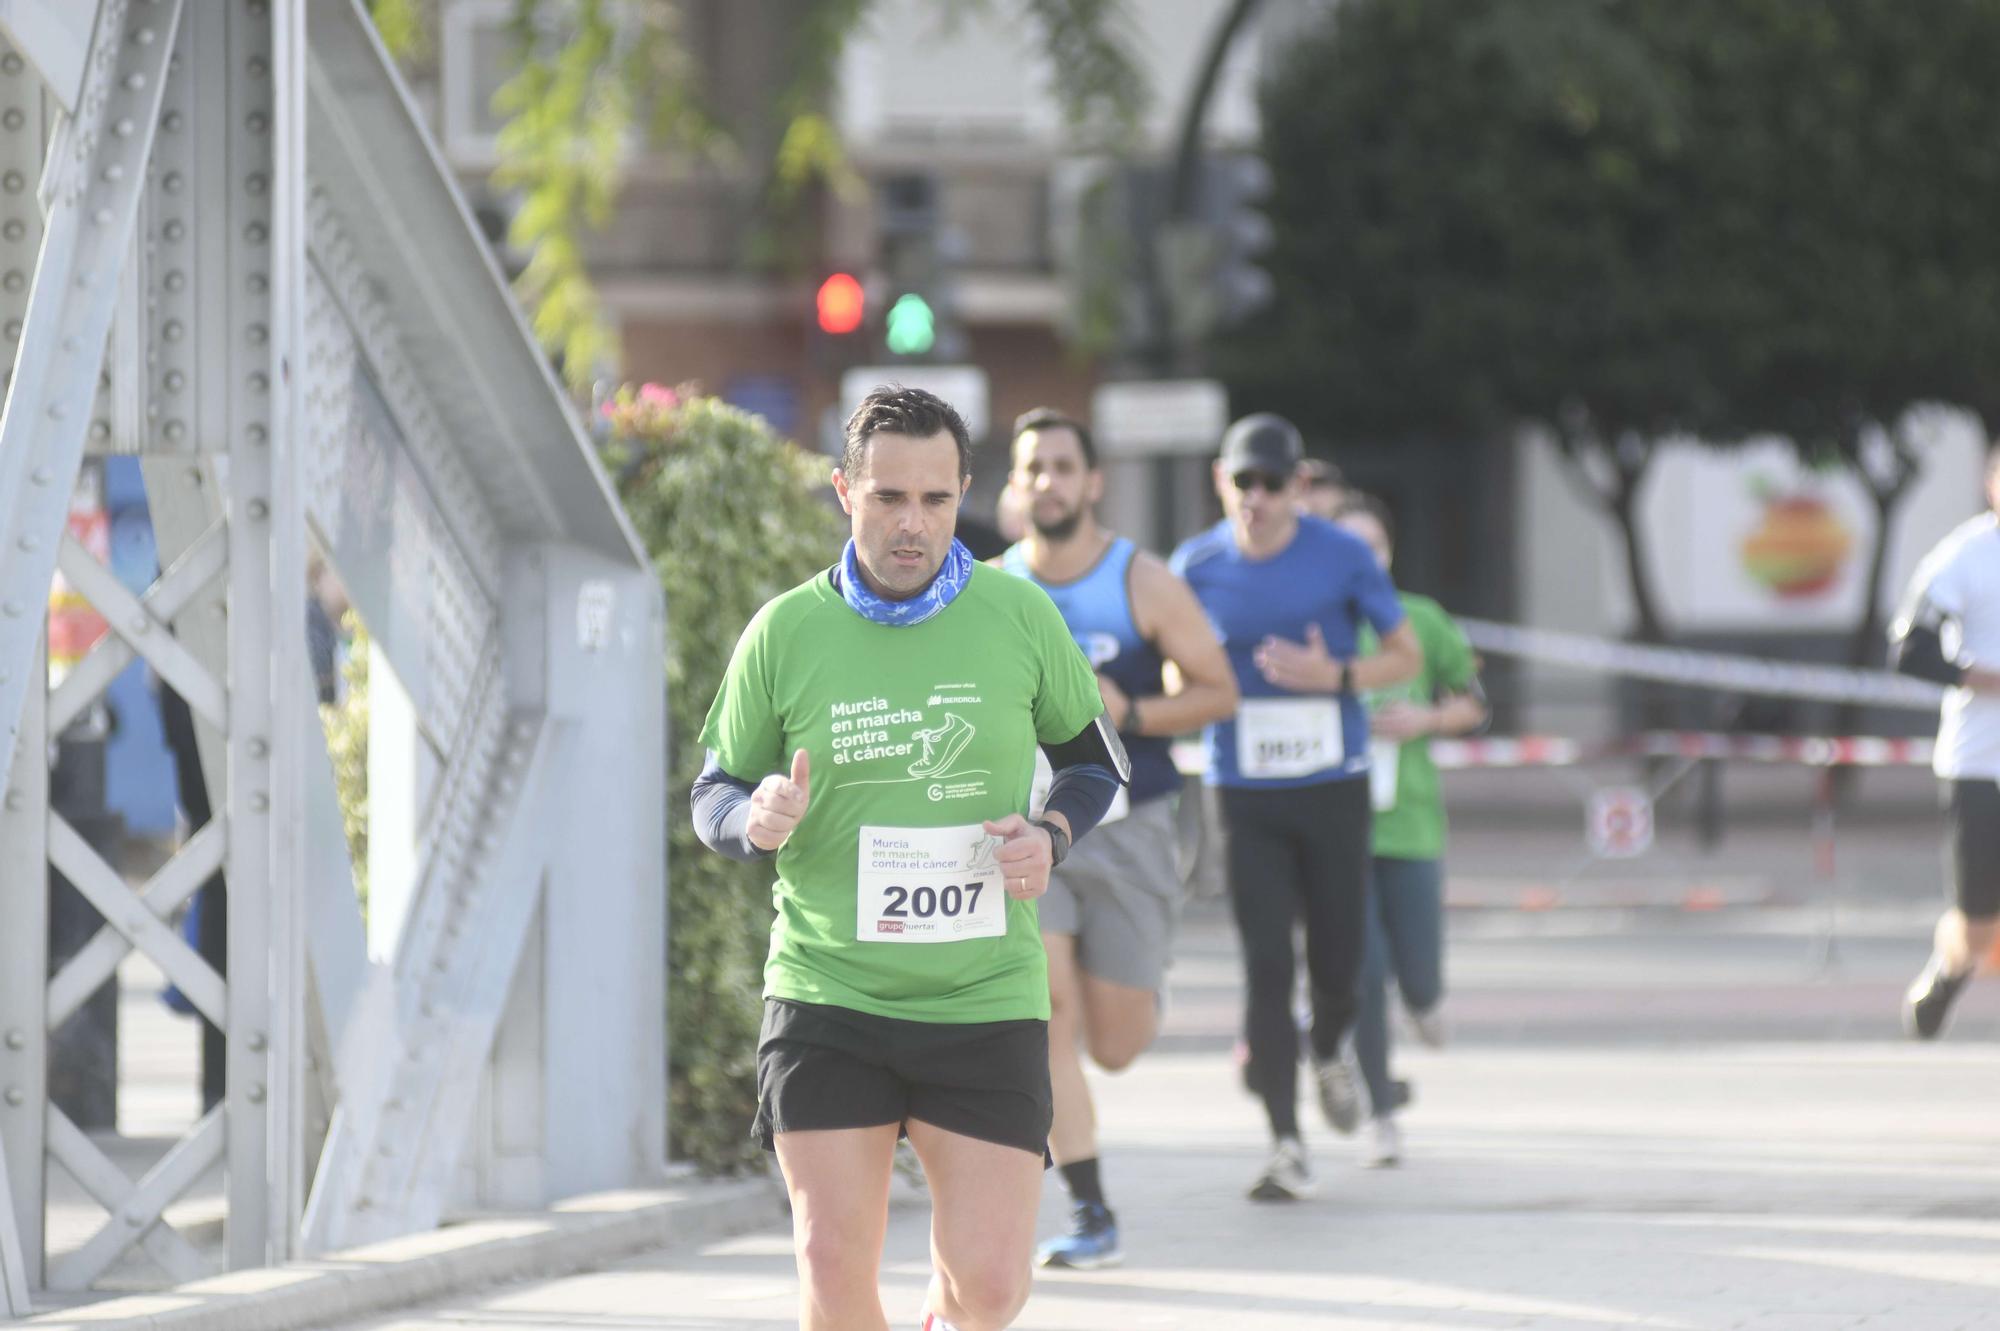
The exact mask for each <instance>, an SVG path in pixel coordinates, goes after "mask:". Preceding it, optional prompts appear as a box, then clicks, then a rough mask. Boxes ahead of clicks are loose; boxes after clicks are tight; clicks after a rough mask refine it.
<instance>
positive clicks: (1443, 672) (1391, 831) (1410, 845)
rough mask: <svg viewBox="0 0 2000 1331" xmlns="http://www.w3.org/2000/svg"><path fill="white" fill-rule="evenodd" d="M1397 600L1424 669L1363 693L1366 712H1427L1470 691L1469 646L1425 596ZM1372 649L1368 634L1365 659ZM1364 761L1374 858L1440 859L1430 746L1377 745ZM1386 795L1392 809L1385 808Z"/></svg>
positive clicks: (1439, 810) (1440, 818) (1439, 808)
mask: <svg viewBox="0 0 2000 1331" xmlns="http://www.w3.org/2000/svg"><path fill="white" fill-rule="evenodd" d="M1397 599H1398V600H1400V601H1401V602H1402V603H1403V610H1404V612H1405V613H1406V614H1408V615H1409V617H1410V626H1411V627H1412V628H1413V629H1415V630H1416V634H1417V643H1418V645H1420V646H1421V647H1422V648H1423V649H1424V668H1423V669H1422V670H1421V671H1419V672H1418V674H1417V677H1416V678H1415V679H1412V680H1408V681H1406V682H1405V683H1402V684H1396V685H1392V686H1391V687H1389V688H1386V689H1378V690H1375V691H1373V692H1371V693H1369V694H1368V696H1367V703H1368V708H1369V710H1370V711H1371V712H1372V711H1374V710H1375V709H1377V708H1379V707H1381V706H1382V705H1383V704H1384V703H1388V702H1410V703H1417V704H1420V705H1424V706H1428V705H1429V704H1430V703H1431V702H1432V701H1433V700H1434V699H1436V698H1437V696H1438V695H1439V694H1441V693H1464V692H1465V691H1466V690H1467V689H1470V688H1471V687H1472V676H1473V657H1472V644H1471V643H1469V642H1467V641H1466V640H1465V633H1464V631H1463V630H1461V629H1460V628H1459V627H1458V625H1457V624H1456V623H1455V622H1453V620H1452V617H1451V616H1450V615H1448V614H1446V613H1445V611H1444V607H1443V606H1441V605H1439V604H1438V603H1437V602H1436V601H1433V600H1431V599H1430V598H1429V597H1428V596H1413V595H1411V594H1409V593H1407V592H1401V593H1398V594H1397ZM1376 645H1377V644H1376V639H1375V637H1374V635H1373V634H1372V633H1370V634H1366V635H1364V637H1363V639H1362V651H1363V653H1364V654H1365V653H1368V652H1372V651H1374V650H1375V647H1376ZM1369 757H1370V759H1371V762H1372V763H1373V765H1374V767H1375V770H1374V772H1373V773H1372V774H1371V779H1372V780H1373V781H1374V782H1375V785H1374V789H1375V792H1376V800H1375V836H1374V851H1375V854H1377V855H1382V856H1386V857H1388V858H1390V859H1398V860H1434V859H1438V858H1440V857H1441V856H1443V854H1444V794H1443V792H1442V789H1441V788H1440V783H1439V781H1438V770H1437V764H1436V763H1435V762H1434V761H1432V759H1431V745H1430V738H1429V737H1428V736H1422V735H1420V736H1418V737H1417V738H1415V739H1411V740H1406V741H1404V742H1403V743H1401V744H1398V743H1396V742H1394V741H1393V740H1376V741H1375V743H1374V744H1373V745H1372V746H1371V751H1370V754H1369ZM1392 768H1393V772H1392V771H1391V769H1392ZM1392 776H1393V781H1391V780H1390V778H1391V777H1392ZM1390 791H1393V797H1392V798H1393V802H1387V801H1388V798H1390V794H1389V793H1390Z"/></svg>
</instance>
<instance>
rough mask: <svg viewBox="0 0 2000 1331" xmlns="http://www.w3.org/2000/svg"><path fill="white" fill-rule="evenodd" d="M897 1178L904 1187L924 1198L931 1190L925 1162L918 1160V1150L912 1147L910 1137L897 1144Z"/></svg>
mask: <svg viewBox="0 0 2000 1331" xmlns="http://www.w3.org/2000/svg"><path fill="white" fill-rule="evenodd" d="M895 1165H896V1177H897V1178H899V1179H901V1180H903V1186H905V1187H906V1188H908V1189H909V1190H910V1191H911V1192H913V1193H916V1194H918V1195H919V1196H922V1195H924V1194H927V1193H929V1192H930V1190H931V1184H930V1180H929V1179H927V1178H925V1177H924V1162H923V1161H921V1160H919V1159H918V1158H917V1148H916V1147H914V1146H912V1145H910V1139H909V1138H908V1137H902V1138H899V1139H897V1142H896V1158H895Z"/></svg>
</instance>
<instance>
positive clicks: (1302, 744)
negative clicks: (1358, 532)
mask: <svg viewBox="0 0 2000 1331" xmlns="http://www.w3.org/2000/svg"><path fill="white" fill-rule="evenodd" d="M1303 454H1304V449H1303V448H1302V447H1301V445H1300V441H1299V432H1298V431H1297V430H1296V429H1295V428H1293V426H1292V424H1291V422H1289V421H1287V420H1285V419H1284V418H1283V417H1281V416H1273V415H1256V416H1248V417H1245V418H1244V419H1242V420H1240V421H1238V422H1236V423H1235V424H1234V425H1232V426H1230V427H1229V431H1228V433H1227V434H1225V435H1224V436H1223V441H1222V455H1221V457H1220V458H1219V459H1218V460H1217V462H1216V465H1215V486H1216V491H1217V493H1218V494H1220V496H1221V498H1222V507H1223V511H1224V513H1225V514H1226V515H1227V516H1226V517H1225V518H1224V520H1223V521H1222V522H1220V523H1217V524H1216V525H1215V526H1214V527H1212V528H1210V529H1209V530H1208V531H1205V532H1203V533H1202V534H1201V535H1199V536H1196V537H1195V538H1193V539H1192V540H1190V541H1187V542H1186V543H1185V544H1183V545H1182V546H1181V547H1180V548H1179V549H1178V550H1176V551H1175V552H1174V557H1173V564H1172V566H1173V569H1174V571H1175V572H1177V573H1179V574H1180V575H1181V576H1182V577H1184V578H1185V579H1186V580H1187V582H1188V584H1189V585H1190V586H1191V587H1192V588H1193V589H1194V593H1195V596H1196V597H1197V598H1198V599H1199V600H1200V601H1201V603H1202V606H1203V608H1204V609H1206V610H1207V611H1208V616H1209V619H1210V621H1211V622H1213V624H1214V625H1215V629H1216V632H1217V634H1218V636H1220V638H1221V639H1222V645H1223V647H1224V649H1225V650H1226V651H1227V652H1228V654H1229V661H1230V665H1231V666H1232V667H1233V668H1234V670H1235V672H1236V681H1237V686H1238V690H1239V692H1240V693H1241V694H1242V706H1241V707H1240V709H1239V710H1238V712H1237V714H1236V716H1235V717H1233V718H1231V719H1229V720H1224V721H1219V722H1216V723H1215V724H1213V725H1211V726H1209V727H1208V730H1207V733H1206V744H1207V750H1208V755H1207V757H1208V767H1207V771H1208V776H1207V780H1208V783H1209V785H1210V787H1211V788H1213V790H1214V792H1215V795H1216V797H1217V802H1218V804H1219V806H1220V814H1221V821H1222V826H1223V830H1224V832H1225V834H1226V838H1227V851H1226V864H1227V873H1228V880H1229V893H1230V899H1231V903H1232V905H1233V906H1234V909H1235V915H1236V927H1237V931H1238V933H1239V934H1240V935H1241V937H1242V942H1243V967H1244V972H1245V977H1246V981H1247V988H1248V1004H1247V1010H1246V1012H1245V1014H1244V1038H1245V1042H1246V1043H1247V1045H1248V1046H1249V1060H1250V1061H1249V1066H1248V1069H1247V1072H1248V1077H1249V1082H1250V1085H1251V1087H1252V1089H1253V1090H1255V1091H1256V1092H1257V1094H1258V1095H1260V1096H1261V1097H1262V1098H1263V1100H1264V1106H1265V1110H1266V1112H1267V1113H1268V1115H1269V1117H1270V1124H1271V1135H1272V1138H1273V1143H1272V1149H1271V1156H1270V1160H1269V1162H1268V1163H1267V1164H1266V1166H1265V1168H1264V1170H1263V1172H1262V1173H1261V1174H1259V1175H1258V1177H1257V1180H1256V1182H1255V1184H1254V1185H1253V1186H1252V1187H1251V1190H1250V1195H1251V1196H1252V1197H1254V1198H1257V1199H1258V1200H1260V1201H1282V1200H1288V1199H1292V1198H1297V1197H1304V1196H1307V1195H1309V1194H1310V1193H1311V1192H1312V1191H1313V1178H1312V1172H1311V1169H1310V1168H1309V1166H1308V1165H1307V1161H1306V1151H1305V1146H1304V1143H1303V1142H1302V1141H1301V1139H1300V1137H1299V1125H1298V1103H1297V1102H1298V1060H1299V1037H1298V1030H1297V1027H1296V1025H1295V1023H1294V1021H1293V1017H1292V991H1293V979H1294V975H1295V972H1296V966H1297V962H1296V958H1295V956H1294V952H1293V942H1292V931H1293V926H1294V923H1295V922H1296V921H1297V920H1298V919H1299V918H1300V916H1301V915H1303V917H1304V920H1305V938H1306V971H1307V974H1308V977H1309V978H1310V981H1311V986H1310V987H1311V992H1312V1013H1313V1016H1312V1028H1311V1032H1310V1046H1311V1053H1312V1060H1313V1066H1314V1072H1315V1081H1316V1084H1317V1088H1318V1092H1319V1101H1320V1107H1321V1109H1322V1110H1324V1111H1325V1113H1326V1117H1327V1120H1328V1121H1329V1122H1330V1123H1332V1124H1333V1126H1334V1127H1335V1128H1336V1129H1337V1130H1338V1131H1341V1132H1353V1131H1354V1129H1355V1127H1356V1126H1357V1125H1358V1124H1359V1123H1360V1121H1361V1118H1362V1112H1363V1104H1362V1101H1363V1098H1364V1097H1363V1091H1362V1087H1361V1084H1360V1080H1359V1078H1358V1077H1357V1076H1356V1072H1355V1068H1354V1064H1353V1056H1352V1052H1351V1049H1350V1047H1349V1039H1348V1035H1349V1031H1350V1030H1351V1029H1352V1027H1353V1024H1354V1015H1355V1007H1356V1001H1357V996H1358V991H1359V978H1360V970H1361V959H1362V945H1363V940H1364V937H1365V932H1364V930H1365V926H1366V919H1367V916H1366V907H1367V885H1368V859H1369V820H1370V816H1371V815H1370V807H1369V795H1368V719H1367V714H1366V713H1365V711H1364V710H1363V709H1362V706H1361V702H1360V698H1359V696H1358V695H1359V693H1360V692H1361V691H1363V690H1367V689H1378V688H1382V687H1384V686H1387V685H1390V684H1397V683H1401V682H1403V681H1404V680H1408V679H1411V678H1414V677H1415V675H1416V674H1417V672H1418V670H1419V669H1420V668H1421V666H1422V664H1423V651H1422V649H1421V648H1420V647H1419V646H1418V644H1417V637H1416V634H1415V632H1414V631H1413V630H1412V629H1411V628H1410V626H1409V624H1408V623H1407V622H1406V621H1405V618H1404V614H1403V608H1402V606H1401V605H1400V604H1399V603H1398V602H1397V599H1396V589H1395V588H1394V587H1393V586H1391V585H1390V582H1389V578H1388V575H1387V574H1386V573H1385V572H1383V570H1382V567H1381V565H1380V564H1379V563H1378V562H1377V561H1376V559H1375V556H1374V555H1373V554H1372V553H1371V552H1370V551H1369V549H1368V547H1367V546H1366V545H1364V544H1363V543H1362V542H1361V540H1360V539H1359V538H1357V537H1355V536H1353V535H1352V534H1350V533H1348V532H1345V531H1342V530H1340V529H1339V528H1338V527H1335V526H1334V525H1333V524H1332V523H1330V522H1327V521H1324V520H1323V519H1320V518H1317V517H1310V516H1302V515H1301V514H1300V513H1299V511H1298V508H1297V503H1298V499H1299V492H1300V489H1301V484H1300V480H1299V476H1298V466H1299V460H1300V458H1301V457H1302V456H1303ZM1363 624H1366V625H1368V626H1370V627H1372V628H1373V629H1374V630H1375V632H1376V634H1377V635H1378V636H1379V638H1380V640H1381V647H1380V649H1379V650H1378V651H1377V652H1376V653H1375V654H1373V655H1370V656H1368V657H1366V658H1363V659H1360V660H1357V659H1356V656H1357V653H1358V650H1359V647H1358V643H1357V637H1358V634H1359V630H1360V628H1361V626H1362V625H1363Z"/></svg>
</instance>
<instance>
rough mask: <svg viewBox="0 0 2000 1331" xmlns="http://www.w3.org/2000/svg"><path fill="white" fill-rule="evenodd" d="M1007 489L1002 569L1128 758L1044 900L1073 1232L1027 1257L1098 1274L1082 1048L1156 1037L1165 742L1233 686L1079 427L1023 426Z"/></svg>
mask: <svg viewBox="0 0 2000 1331" xmlns="http://www.w3.org/2000/svg"><path fill="white" fill-rule="evenodd" d="M1009 488H1010V489H1011V490H1012V491H1013V492H1014V493H1016V494H1018V495H1020V496H1021V507H1022V509H1023V510H1024V511H1025V512H1026V513H1027V517H1028V522H1029V524H1030V530H1029V532H1028V536H1027V538H1026V539H1025V540H1023V541H1022V542H1020V543H1019V544H1018V545H1015V546H1013V547H1011V548H1010V549H1009V550H1008V551H1007V553H1006V554H1005V555H1003V556H1001V559H1000V561H999V562H1000V566H1001V567H1002V568H1004V569H1006V570H1007V571H1008V572H1010V573H1014V574H1018V575H1019V576H1021V577H1024V578H1029V579H1032V580H1033V581H1034V583H1035V585H1037V586H1038V587H1040V588H1041V589H1042V590H1043V591H1045V592H1047V593H1048V594H1049V599H1050V600H1052V601H1054V602H1055V606H1056V609H1057V610H1059V611H1061V612H1062V617H1063V622H1064V623H1065V624H1067V625H1068V626H1069V631H1070V636H1072V637H1074V638H1075V639H1076V642H1077V645H1078V646H1079V647H1081V648H1082V649H1083V652H1084V655H1085V656H1086V657H1087V658H1088V659H1089V661H1090V664H1091V668H1092V669H1094V670H1095V671H1096V672H1097V687H1098V690H1099V692H1101V693H1102V694H1103V695H1104V708H1105V714H1106V715H1107V716H1109V717H1110V718H1111V721H1112V724H1113V725H1114V726H1116V727H1117V729H1118V733H1119V734H1120V735H1121V736H1122V737H1123V739H1124V742H1125V750H1126V754H1127V756H1128V757H1129V758H1130V760H1131V764H1132V779H1131V783H1130V786H1129V789H1128V792H1126V793H1121V795H1120V796H1118V797H1117V798H1115V799H1114V800H1113V801H1112V805H1111V810H1110V812H1108V813H1106V814H1105V815H1104V820H1103V822H1101V823H1100V824H1099V825H1098V827H1097V830H1096V831H1094V832H1093V833H1091V837H1090V840H1089V841H1088V842H1087V843H1085V844H1084V845H1081V846H1079V847H1077V849H1076V852H1075V853H1074V854H1073V855H1071V856H1070V857H1069V859H1067V860H1065V861H1064V862H1063V866H1062V867H1061V868H1060V869H1057V870H1055V871H1054V872H1053V873H1052V874H1051V875H1050V876H1049V891H1048V895H1047V896H1045V897H1043V898H1042V903H1041V908H1040V909H1041V926H1042V943H1043V946H1044V947H1045V949H1046V950H1047V952H1048V957H1049V1082H1050V1085H1051V1086H1052V1088H1053V1089H1054V1092H1055V1126H1054V1128H1053V1130H1052V1131H1051V1132H1050V1133H1049V1149H1050V1151H1051V1153H1052V1154H1053V1155H1054V1156H1055V1162H1056V1167H1057V1168H1058V1169H1060V1170H1061V1171H1062V1177H1063V1182H1064V1184H1065V1185H1066V1186H1067V1187H1068V1189H1069V1194H1070V1202H1071V1206H1070V1227H1069V1231H1068V1232H1067V1233H1064V1234H1060V1235H1057V1236H1055V1237H1053V1238H1050V1239H1048V1240H1046V1241H1045V1242H1043V1244H1042V1245H1041V1247H1040V1248H1039V1249H1037V1251H1036V1261H1037V1263H1038V1264H1040V1265H1042V1266H1066V1267H1078V1268H1084V1269H1091V1268H1095V1267H1100V1266H1111V1265H1115V1264H1116V1263H1117V1262H1119V1261H1120V1260H1122V1257H1123V1252H1122V1249H1121V1248H1120V1245H1119V1233H1118V1218H1117V1216H1116V1215H1115V1214H1114V1213H1113V1212H1112V1210H1111V1207H1110V1204H1109V1203H1108V1202H1107V1201H1106V1200H1105V1192H1104V1182H1103V1178H1102V1176H1101V1174H1100V1171H1099V1169H1098V1152H1097V1112H1096V1107H1095V1106H1094V1105H1093V1104H1092V1102H1091V1097H1090V1085H1089V1083H1088V1082H1086V1081H1085V1080H1084V1075H1083V1051H1084V1050H1085V1049H1086V1048H1087V1049H1088V1050H1089V1051H1090V1056H1091V1058H1092V1059H1093V1060H1094V1061H1095V1062H1096V1063H1097V1065H1098V1066H1099V1067H1102V1068H1103V1069H1105V1071H1107V1072H1119V1071H1122V1070H1124V1069H1125V1068H1128V1067H1130V1066H1131V1065H1132V1062H1133V1060H1135V1059H1136V1058H1138V1056H1139V1055H1140V1054H1141V1053H1142V1052H1143V1051H1144V1050H1145V1049H1146V1047H1147V1046H1149V1045H1151V1044H1152V1043H1153V1037H1154V1036H1155V1035H1157V1034H1158V1032H1159V1026H1160V1007H1161V1002H1162V998H1163V994H1164V990H1165V986H1166V978H1167V962H1168V957H1169V954H1170V953H1171V951H1172V948H1173V938H1174V926H1175V923H1176V921H1177V920H1178V918H1179V915H1180V894H1181V874H1180V866H1179V865H1178V864H1177V863H1176V850H1177V838H1176V836H1175V816H1174V802H1175V799H1176V797H1177V796H1178V795H1179V793H1180V790H1181V786H1182V781H1181V774H1180V772H1179V770H1178V769H1176V768H1175V766H1174V760H1173V755H1172V753H1170V752H1169V750H1168V741H1169V739H1170V738H1171V737H1172V736H1174V735H1181V734H1186V733H1188V732H1191V731H1195V730H1199V729H1201V728H1202V727H1203V726H1205V725H1207V724H1208V723H1209V722H1211V721H1218V720H1221V719H1222V718H1223V717H1226V716H1228V715H1229V714H1230V713H1231V712H1233V711H1234V710H1235V709H1236V679H1235V676H1234V675H1233V674H1232V673H1231V672H1230V669H1229V660H1228V658H1227V657H1225V656H1224V655H1223V654H1222V645H1221V644H1220V643H1219V642H1217V641H1216V638H1215V630H1214V629H1212V628H1210V627H1209V623H1208V617H1207V616H1206V615H1205V614H1203V613H1202V608H1201V603H1200V602H1198V601H1196V600H1195V599H1194V593H1193V592H1191V591H1189V590H1188V586H1187V584H1186V583H1184V582H1182V581H1181V580H1180V579H1179V578H1177V577H1175V576H1174V575H1173V574H1172V573H1171V572H1169V571H1168V569H1167V565H1166V562H1165V561H1164V560H1161V559H1159V558H1158V557H1157V556H1154V555H1151V554H1148V553H1147V552H1145V551H1143V550H1140V549H1138V548H1137V547H1136V546H1134V545H1133V543H1132V541H1131V540H1130V539H1129V538H1128V537H1124V536H1119V535H1117V534H1116V533H1113V532H1110V531H1107V530H1105V529H1104V528H1103V527H1101V526H1099V525H1098V521H1097V513H1096V507H1095V506H1096V504H1097V502H1098V500H1099V499H1101V498H1102V497H1103V495H1104V473H1103V472H1102V471H1101V470H1099V469H1098V465H1097V451H1096V449H1095V447H1094V446H1093V445H1092V443H1091V439H1090V431H1089V430H1088V429H1086V428H1085V427H1084V426H1083V424H1082V423H1081V422H1080V421H1077V420H1075V419H1073V418H1071V417H1068V416H1064V415H1062V414H1061V413H1059V412H1055V411H1050V410H1047V409H1038V410H1036V411H1031V412H1029V413H1028V414H1026V415H1025V416H1023V417H1021V419H1020V420H1018V421H1016V422H1015V425H1014V470H1013V473H1012V479H1011V482H1010V486H1009Z"/></svg>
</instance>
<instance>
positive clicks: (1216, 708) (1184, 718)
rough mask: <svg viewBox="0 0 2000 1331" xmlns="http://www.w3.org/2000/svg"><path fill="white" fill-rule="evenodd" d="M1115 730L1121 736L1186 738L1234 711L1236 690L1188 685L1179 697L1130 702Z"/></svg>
mask: <svg viewBox="0 0 2000 1331" xmlns="http://www.w3.org/2000/svg"><path fill="white" fill-rule="evenodd" d="M1129 707H1130V710H1128V711H1127V712H1126V714H1125V717H1124V719H1123V720H1122V722H1121V724H1120V725H1119V727H1118V733H1119V734H1121V735H1149V736H1166V735H1187V734H1192V733H1193V732H1195V731H1197V730H1200V729H1201V728H1202V727H1203V726H1205V725H1208V724H1209V723H1210V722H1212V721H1221V720H1224V719H1225V718H1227V717H1228V716H1229V714H1230V713H1231V712H1233V711H1235V710H1236V689H1235V687H1234V686H1233V685H1229V684H1189V685H1187V686H1186V687H1185V688H1183V689H1182V690H1181V691H1180V692H1179V693H1153V694H1148V695H1147V696H1145V697H1143V698H1133V699H1131V700H1130V702H1129Z"/></svg>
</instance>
